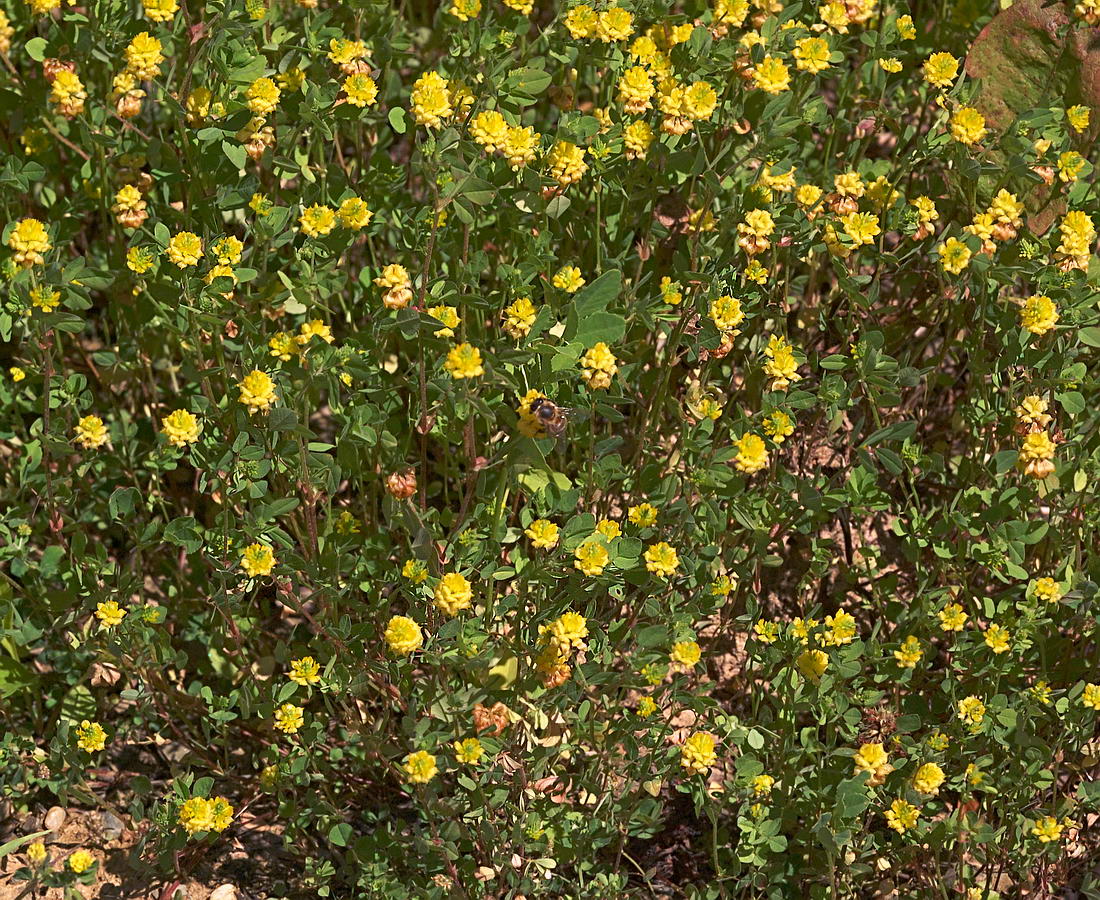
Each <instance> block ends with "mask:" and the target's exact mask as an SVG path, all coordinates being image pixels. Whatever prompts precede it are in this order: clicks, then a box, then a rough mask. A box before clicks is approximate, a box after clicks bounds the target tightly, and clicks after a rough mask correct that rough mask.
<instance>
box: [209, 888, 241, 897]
mask: <svg viewBox="0 0 1100 900" xmlns="http://www.w3.org/2000/svg"><path fill="white" fill-rule="evenodd" d="M239 897H240V894H238V893H237V888H236V886H235V885H232V884H220V885H218V886H217V887H216V888H214V890H213V892H212V893H211V894H210V900H238V898H239Z"/></svg>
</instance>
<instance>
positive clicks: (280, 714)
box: [275, 703, 305, 734]
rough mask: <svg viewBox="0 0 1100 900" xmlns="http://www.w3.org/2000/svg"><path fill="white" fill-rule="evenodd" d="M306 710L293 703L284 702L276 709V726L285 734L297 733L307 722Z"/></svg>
mask: <svg viewBox="0 0 1100 900" xmlns="http://www.w3.org/2000/svg"><path fill="white" fill-rule="evenodd" d="M304 712H305V710H303V709H302V707H300V706H295V705H294V704H293V703H284V704H283V705H282V706H280V707H279V708H278V709H276V710H275V727H276V728H278V729H279V731H281V732H283V733H284V734H297V732H298V729H299V728H301V727H302V725H303V724H305V716H304V715H303V713H304Z"/></svg>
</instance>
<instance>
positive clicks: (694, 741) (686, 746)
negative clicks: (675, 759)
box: [680, 731, 718, 775]
mask: <svg viewBox="0 0 1100 900" xmlns="http://www.w3.org/2000/svg"><path fill="white" fill-rule="evenodd" d="M716 745H717V741H715V738H714V735H712V734H709V733H707V732H706V731H696V732H695V733H694V734H692V735H691V736H690V737H689V738H688V739H687V740H686V741H684V743H683V746H682V747H681V748H680V765H681V766H683V767H684V768H685V769H686V770H687V771H688V772H689V773H691V774H693V775H705V774H706V773H707V772H708V771H709V770H710V767H711V766H713V765H714V764H715V763H716V762H718V754H717V753H716V752H715V747H716Z"/></svg>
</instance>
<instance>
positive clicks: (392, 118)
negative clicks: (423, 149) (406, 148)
mask: <svg viewBox="0 0 1100 900" xmlns="http://www.w3.org/2000/svg"><path fill="white" fill-rule="evenodd" d="M386 118H387V119H389V122H390V128H392V129H393V130H394V131H396V132H397V133H398V134H404V133H405V132H406V131H407V130H408V125H407V124H406V123H405V110H404V109H402V108H401V107H400V106H394V107H392V108H391V109H390V111H389V114H388V115H387V116H386Z"/></svg>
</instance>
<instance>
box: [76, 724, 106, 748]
mask: <svg viewBox="0 0 1100 900" xmlns="http://www.w3.org/2000/svg"><path fill="white" fill-rule="evenodd" d="M76 745H77V746H78V747H79V748H80V749H81V750H83V751H84V752H85V753H95V752H96V751H97V750H102V749H103V748H104V747H106V746H107V732H106V731H104V730H103V726H102V725H100V724H99V723H98V722H89V721H88V720H87V719H85V720H84V721H83V722H81V723H80V725H78V726H77V729H76Z"/></svg>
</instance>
